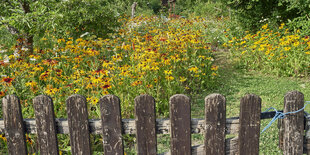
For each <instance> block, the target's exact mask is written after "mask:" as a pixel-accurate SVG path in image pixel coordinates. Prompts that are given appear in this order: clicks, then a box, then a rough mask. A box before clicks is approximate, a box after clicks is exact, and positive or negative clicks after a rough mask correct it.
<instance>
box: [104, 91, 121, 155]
mask: <svg viewBox="0 0 310 155" xmlns="http://www.w3.org/2000/svg"><path fill="white" fill-rule="evenodd" d="M99 104H100V112H101V120H102V135H103V148H104V154H105V155H123V154H124V146H123V141H122V117H121V108H120V100H119V98H118V97H117V96H114V95H106V96H104V97H102V98H101V99H100V101H99Z"/></svg>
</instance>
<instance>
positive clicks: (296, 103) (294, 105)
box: [283, 91, 304, 154]
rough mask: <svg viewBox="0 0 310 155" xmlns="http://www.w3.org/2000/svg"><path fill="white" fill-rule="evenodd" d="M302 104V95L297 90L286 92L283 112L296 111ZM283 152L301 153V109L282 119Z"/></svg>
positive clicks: (302, 132) (302, 120) (302, 116)
mask: <svg viewBox="0 0 310 155" xmlns="http://www.w3.org/2000/svg"><path fill="white" fill-rule="evenodd" d="M303 106H304V95H303V94H302V93H301V92H298V91H292V92H288V93H287V94H286V95H285V97H284V109H283V111H284V113H286V112H292V111H297V110H299V109H301V108H303ZM283 126H284V134H283V154H302V153H303V135H304V114H303V111H301V112H298V113H296V114H290V115H286V116H285V118H284V119H283Z"/></svg>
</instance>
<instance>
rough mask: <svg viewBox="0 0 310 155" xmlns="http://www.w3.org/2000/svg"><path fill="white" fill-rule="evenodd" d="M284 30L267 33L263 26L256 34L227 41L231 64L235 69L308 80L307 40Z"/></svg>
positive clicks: (266, 26) (308, 55) (309, 44)
mask: <svg viewBox="0 0 310 155" xmlns="http://www.w3.org/2000/svg"><path fill="white" fill-rule="evenodd" d="M284 26H285V25H284V24H281V26H280V27H279V29H276V30H270V29H268V24H266V25H264V26H262V29H261V30H260V31H258V32H257V33H254V34H251V33H249V34H247V35H246V36H245V37H242V38H236V37H234V38H233V39H232V40H230V41H228V42H227V44H226V45H227V46H229V47H231V51H232V52H231V54H232V59H233V61H234V62H236V64H237V65H238V66H241V67H245V68H247V69H254V70H260V71H262V72H265V73H268V74H275V75H278V76H295V77H303V76H309V75H310V74H309V72H310V70H309V66H310V63H309V62H310V52H309V48H310V42H309V37H303V36H301V34H300V31H296V32H290V31H289V30H288V29H286V28H285V27H284Z"/></svg>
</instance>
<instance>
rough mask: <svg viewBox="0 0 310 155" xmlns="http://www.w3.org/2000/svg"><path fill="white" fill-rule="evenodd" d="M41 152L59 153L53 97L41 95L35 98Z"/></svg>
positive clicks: (43, 153) (47, 153) (48, 154)
mask: <svg viewBox="0 0 310 155" xmlns="http://www.w3.org/2000/svg"><path fill="white" fill-rule="evenodd" d="M33 104H34V110H35V115H36V126H37V135H38V144H39V150H40V154H42V155H51V154H55V155H57V154H59V151H58V143H57V134H56V123H55V115H54V107H53V101H52V98H50V97H49V96H46V95H40V96H37V97H36V98H34V99H33Z"/></svg>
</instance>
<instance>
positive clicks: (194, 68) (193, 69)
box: [188, 66, 198, 73]
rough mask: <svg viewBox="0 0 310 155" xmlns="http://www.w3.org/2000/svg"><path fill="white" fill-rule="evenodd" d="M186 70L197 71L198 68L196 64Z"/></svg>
mask: <svg viewBox="0 0 310 155" xmlns="http://www.w3.org/2000/svg"><path fill="white" fill-rule="evenodd" d="M188 71H190V72H195V73H197V72H198V68H197V67H196V66H194V67H191V68H189V69H188Z"/></svg>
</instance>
